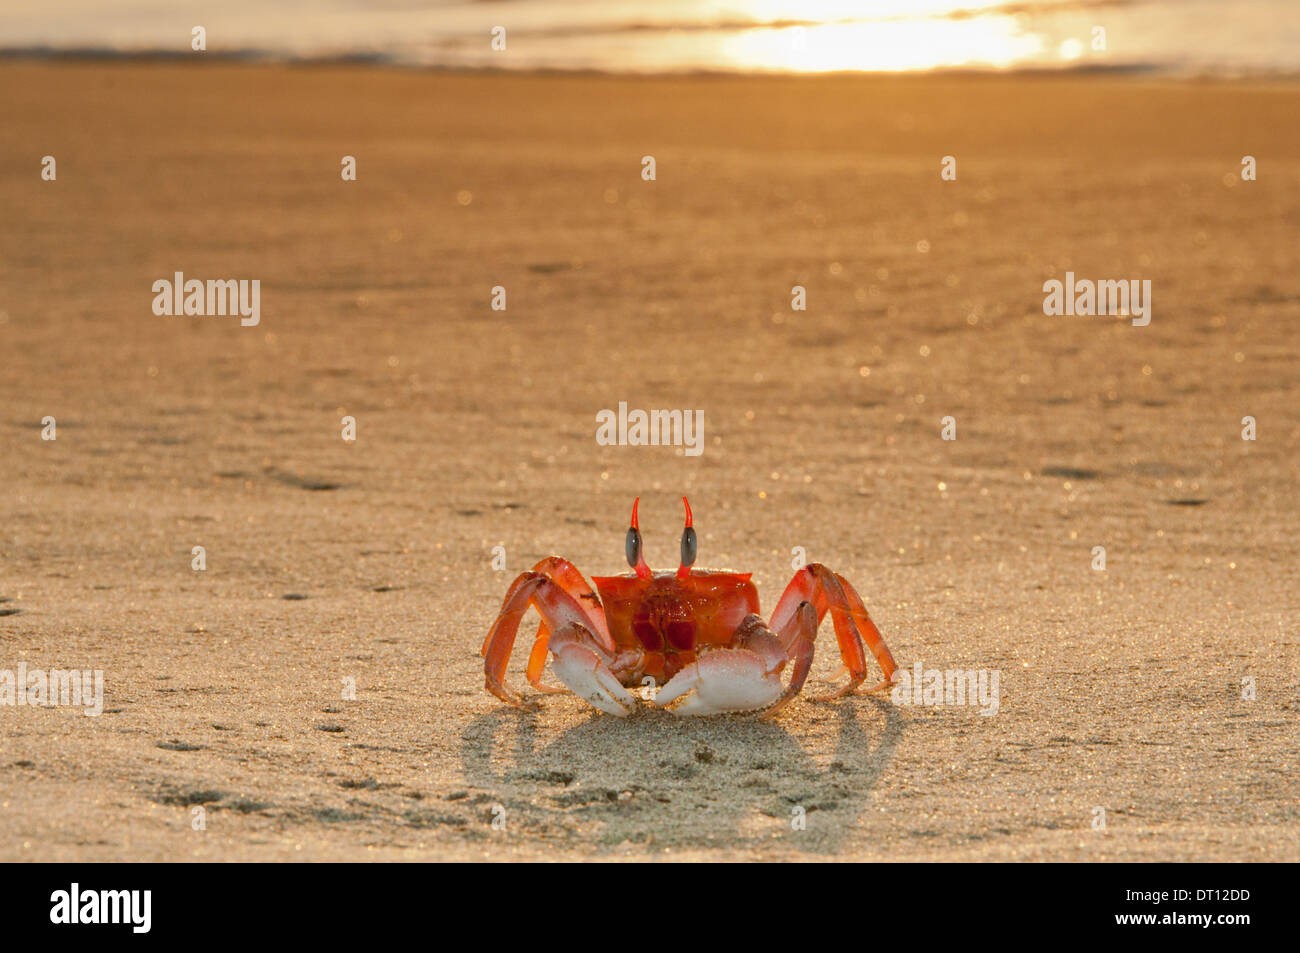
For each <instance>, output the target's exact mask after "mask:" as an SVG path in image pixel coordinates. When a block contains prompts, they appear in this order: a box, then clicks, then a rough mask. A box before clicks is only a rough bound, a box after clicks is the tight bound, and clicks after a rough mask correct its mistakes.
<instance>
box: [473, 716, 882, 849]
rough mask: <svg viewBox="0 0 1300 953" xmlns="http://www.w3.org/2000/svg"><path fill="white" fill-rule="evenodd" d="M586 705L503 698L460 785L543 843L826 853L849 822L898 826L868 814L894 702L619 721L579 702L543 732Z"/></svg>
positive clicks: (476, 738) (861, 826)
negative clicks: (521, 703)
mask: <svg viewBox="0 0 1300 953" xmlns="http://www.w3.org/2000/svg"><path fill="white" fill-rule="evenodd" d="M579 704H580V703H579V702H577V701H576V700H574V699H573V698H571V697H566V698H554V699H548V700H547V701H546V702H545V703H542V704H540V705H538V706H537V707H534V708H528V709H524V710H518V709H511V708H507V707H505V706H501V707H498V708H494V709H493V710H492V711H490V712H487V713H485V714H483V715H480V716H478V717H477V718H475V719H474V720H473V721H472V722H471V723H470V724H469V725H468V726H467V727H466V728H465V730H464V732H463V733H462V735H461V751H462V760H463V766H464V770H465V780H466V781H467V782H468V783H469V784H470V785H472V786H473V787H474V788H475V789H477V790H478V791H479V792H481V793H480V794H479V799H480V801H482V802H484V803H486V802H487V801H488V800H489V799H490V800H491V801H492V802H493V804H492V808H493V809H497V806H498V805H499V807H500V808H504V810H505V813H504V816H503V820H504V821H505V824H506V829H507V830H509V831H512V832H516V833H518V834H521V835H522V836H524V837H526V838H528V839H529V840H531V841H532V842H533V843H534V845H535V846H536V845H544V844H546V843H554V844H556V846H564V847H569V848H572V847H579V846H581V845H583V844H584V843H585V844H588V845H590V846H591V847H592V848H593V849H597V850H613V849H616V848H619V847H623V846H627V845H630V846H632V847H633V848H640V849H648V850H652V851H654V850H676V851H681V850H693V851H699V850H705V851H707V850H708V849H710V848H728V849H736V848H746V847H758V846H760V845H761V846H764V847H767V848H774V847H775V848H785V849H788V850H791V851H796V852H800V853H810V854H821V855H826V854H834V853H835V852H836V851H837V850H838V849H839V848H840V846H841V845H842V844H843V842H844V841H845V839H846V837H847V835H848V834H849V831H850V828H853V829H855V831H856V833H857V834H858V835H861V834H863V833H865V834H866V835H867V836H868V837H870V836H871V832H872V830H873V829H876V828H879V829H880V831H881V832H882V833H883V832H884V829H885V825H886V824H888V823H889V821H888V818H887V816H886V815H883V814H881V813H878V812H875V811H871V810H869V807H870V803H871V799H872V791H873V789H874V788H875V785H876V783H877V782H878V781H879V779H880V777H881V775H882V773H883V772H884V771H886V770H887V769H888V767H889V764H890V762H891V760H892V754H893V750H894V748H895V746H896V745H897V744H898V740H899V738H900V737H901V735H902V733H903V730H904V718H903V716H902V715H901V714H900V713H899V712H898V709H897V708H895V707H894V706H893V705H891V704H890V703H889V701H888V700H887V699H881V698H877V697H871V696H862V695H859V696H855V697H853V698H850V699H847V700H844V701H840V702H837V703H834V704H829V705H825V704H813V703H810V702H803V703H802V704H803V705H804V706H810V707H805V708H804V710H803V711H802V712H800V713H799V716H798V717H793V718H792V717H791V715H792V714H794V713H793V712H791V713H789V714H785V715H784V716H778V717H777V718H775V719H773V720H770V721H769V720H761V719H758V718H755V717H753V716H739V715H738V716H730V717H715V718H705V719H692V718H680V717H677V716H675V715H673V714H671V713H669V712H665V711H659V710H657V709H652V708H649V707H643V708H641V709H639V710H638V711H636V712H634V713H633V714H632V715H631V716H629V717H628V718H614V717H610V716H608V715H604V714H602V713H600V712H596V711H594V710H589V709H585V707H584V712H585V711H590V714H589V715H587V716H586V717H585V718H584V720H583V721H581V722H580V723H579V724H577V725H573V726H572V727H570V728H568V729H567V730H559V729H555V730H551V729H549V728H548V727H547V726H548V724H551V723H556V722H562V723H566V724H567V723H569V722H570V721H571V717H572V714H573V712H574V710H575V709H573V708H567V706H577V705H579ZM799 704H800V702H798V701H796V702H795V705H799ZM792 707H793V706H792ZM786 719H788V723H789V724H790V727H789V728H787V727H785V725H784V724H783V721H785V720H786ZM489 796H490V798H489ZM801 825H802V826H801Z"/></svg>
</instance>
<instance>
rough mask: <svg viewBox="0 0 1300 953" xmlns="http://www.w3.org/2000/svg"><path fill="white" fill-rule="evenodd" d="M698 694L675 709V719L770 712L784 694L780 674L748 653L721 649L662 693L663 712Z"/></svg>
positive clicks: (659, 696)
mask: <svg viewBox="0 0 1300 953" xmlns="http://www.w3.org/2000/svg"><path fill="white" fill-rule="evenodd" d="M692 690H694V692H695V697H693V698H688V699H687V700H686V701H685V702H683V703H682V704H680V705H678V706H677V707H676V708H674V709H673V714H675V715H717V714H722V713H723V712H729V711H754V710H755V709H758V708H766V707H767V706H768V705H771V704H772V703H773V702H775V701H776V700H777V699H778V698H780V697H781V694H782V692H783V691H784V689H783V687H782V685H781V675H780V672H779V671H768V668H767V665H766V664H765V663H764V661H763V659H762V658H760V657H759V656H758V655H756V654H755V653H753V652H750V651H747V650H745V649H718V650H715V651H713V652H710V653H709V654H708V655H705V656H704V657H703V658H701V659H700V660H699V661H698V662H692V663H691V664H690V665H688V666H686V667H685V668H684V669H682V670H681V671H680V672H678V673H677V674H676V675H674V676H673V677H672V678H671V679H669V680H668V684H667V685H665V686H664V687H663V688H661V689H659V693H658V694H657V695H655V698H654V703H655V704H656V705H658V706H660V707H661V708H662V707H663V706H664V705H667V704H668V703H669V702H671V701H673V700H674V699H676V698H680V697H682V696H683V695H685V694H687V693H688V692H690V691H692Z"/></svg>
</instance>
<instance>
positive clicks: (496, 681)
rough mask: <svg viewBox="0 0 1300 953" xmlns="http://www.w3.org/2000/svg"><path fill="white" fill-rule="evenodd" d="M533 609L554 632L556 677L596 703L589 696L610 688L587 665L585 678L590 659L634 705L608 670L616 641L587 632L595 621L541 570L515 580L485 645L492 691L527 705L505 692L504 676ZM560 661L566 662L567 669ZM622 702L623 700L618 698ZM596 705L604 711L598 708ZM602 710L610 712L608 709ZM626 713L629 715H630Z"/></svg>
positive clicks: (551, 643)
mask: <svg viewBox="0 0 1300 953" xmlns="http://www.w3.org/2000/svg"><path fill="white" fill-rule="evenodd" d="M530 606H531V607H533V608H536V609H537V612H538V614H540V615H541V617H542V623H543V628H544V629H545V631H547V632H549V633H551V634H550V636H549V638H548V639H547V641H548V644H549V646H550V647H551V649H552V651H553V652H554V653H555V661H556V664H555V669H556V672H555V674H556V675H557V676H559V678H560V681H562V682H564V683H565V684H566V685H568V686H569V687H570V688H571V689H573V690H574V691H575V692H576V693H578V694H579V695H581V696H582V697H584V698H587V699H588V700H589V701H592V703H593V704H597V703H596V702H595V701H594V700H592V698H591V697H590V696H591V695H592V694H594V693H595V692H596V689H597V688H606V689H607V688H608V686H606V685H605V683H604V679H603V678H601V677H598V675H599V673H597V675H595V676H593V675H592V674H591V673H590V668H591V667H590V666H588V674H586V675H581V672H582V671H583V666H584V665H587V662H588V656H590V658H591V659H594V660H595V662H596V663H597V666H598V668H599V669H603V672H604V675H606V676H608V678H609V679H610V680H611V681H613V682H614V684H615V685H616V686H617V687H618V689H619V692H621V693H622V695H623V696H625V697H626V699H627V704H629V705H630V704H631V696H628V695H627V693H626V692H624V691H622V686H620V685H617V681H616V680H614V677H613V675H611V674H610V673H609V669H608V668H607V667H605V660H606V659H608V658H612V657H613V656H614V655H615V654H616V652H617V648H616V646H615V645H614V640H613V639H611V638H610V637H609V634H608V632H606V631H595V632H593V631H592V630H591V629H589V628H588V627H587V626H588V625H589V624H591V620H590V618H589V616H588V615H587V612H586V609H585V608H584V607H583V606H582V605H581V604H580V603H579V602H578V600H577V599H575V598H574V597H573V596H572V595H571V594H570V593H569V592H568V590H567V589H565V588H564V587H563V586H561V585H559V584H558V583H557V582H555V581H554V580H553V579H551V577H549V576H547V575H545V574H543V573H539V572H525V573H521V574H520V575H519V578H517V579H516V580H515V581H514V584H513V585H511V587H510V591H509V592H507V593H506V598H505V601H504V602H503V604H502V606H501V613H500V614H499V615H498V616H497V618H496V622H494V623H493V625H492V630H491V631H490V632H489V633H488V637H487V639H486V640H485V641H484V643H483V657H484V665H483V671H484V674H485V676H486V687H487V690H488V691H490V692H491V693H492V694H493V695H496V696H497V697H498V698H500V699H501V700H502V701H505V702H509V703H510V704H511V705H515V706H517V707H521V706H522V705H523V699H522V698H520V697H519V695H518V694H516V693H515V692H512V691H511V690H510V689H508V688H506V685H505V674H506V665H507V663H508V662H509V661H510V650H511V649H512V648H513V647H514V644H515V635H516V633H517V632H518V630H519V622H520V620H521V619H523V617H524V613H526V612H527V611H528V609H529V607H530ZM602 629H603V627H602ZM562 650H563V658H562ZM584 653H585V654H584ZM597 653H599V654H597ZM561 661H564V662H565V663H566V664H565V665H564V666H563V667H562V666H561V664H560V663H561ZM579 663H580V664H579ZM593 678H595V679H596V680H595V682H593V681H592V679H593ZM619 692H611V694H613V696H614V697H615V698H619ZM619 700H620V701H622V700H623V699H622V698H619ZM611 704H613V703H611ZM597 707H602V708H604V706H603V705H599V704H598V705H597ZM604 710H606V711H608V710H610V709H609V708H604ZM623 714H626V711H624V712H623Z"/></svg>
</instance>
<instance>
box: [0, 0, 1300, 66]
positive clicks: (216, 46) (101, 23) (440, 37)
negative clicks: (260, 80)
mask: <svg viewBox="0 0 1300 953" xmlns="http://www.w3.org/2000/svg"><path fill="white" fill-rule="evenodd" d="M195 26H202V27H203V28H204V30H205V31H206V39H207V51H208V53H209V54H211V55H214V56H220V55H228V56H243V57H248V58H258V59H280V60H301V59H305V60H315V59H336V58H349V59H361V60H371V61H375V62H380V63H392V64H397V65H408V66H430V67H453V68H455V67H460V68H474V69H539V68H540V69H561V70H604V71H610V72H650V73H659V72H695V71H726V72H755V71H767V72H796V73H798V72H828V71H844V70H849V71H871V72H881V71H883V72H897V71H924V70H935V69H944V70H951V69H966V70H1041V69H1125V70H1150V71H1156V72H1161V73H1167V74H1177V75H1261V74H1263V75H1300V0H479V2H464V0H419V2H417V0H316V2H312V0H213V2H200V0H47V2H40V0H3V2H0V49H2V50H4V51H6V52H8V53H11V54H12V53H20V52H38V53H49V54H56V55H57V54H61V53H87V52H94V53H98V54H109V55H116V54H142V53H147V54H163V55H166V54H186V55H188V54H189V53H190V39H191V30H192V28H193V27H195ZM495 27H504V28H505V34H504V36H505V49H504V51H501V50H494V49H493V48H492V35H491V34H492V30H493V28H495Z"/></svg>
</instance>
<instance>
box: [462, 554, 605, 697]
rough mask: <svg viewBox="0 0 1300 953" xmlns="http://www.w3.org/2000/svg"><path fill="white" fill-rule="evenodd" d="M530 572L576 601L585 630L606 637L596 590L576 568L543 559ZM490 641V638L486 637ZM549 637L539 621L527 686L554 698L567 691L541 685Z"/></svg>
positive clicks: (558, 560) (559, 558)
mask: <svg viewBox="0 0 1300 953" xmlns="http://www.w3.org/2000/svg"><path fill="white" fill-rule="evenodd" d="M533 572H540V573H542V574H543V575H545V576H548V577H549V578H550V580H551V581H552V582H554V583H555V584H556V585H558V586H560V587H562V588H563V589H564V590H565V591H566V592H568V593H569V595H571V596H573V597H574V599H576V600H577V601H578V604H579V605H580V606H582V607H583V608H584V609H585V610H586V614H587V619H588V621H589V622H590V624H589V625H588V626H587V628H588V629H590V630H591V631H592V632H595V633H597V635H598V636H600V635H603V636H605V637H606V638H608V636H609V628H608V626H607V625H606V623H605V610H604V607H602V606H601V604H600V596H598V595H596V590H595V588H594V587H592V585H591V583H589V582H587V580H586V578H585V577H584V576H583V575H582V573H581V572H579V571H578V567H577V566H575V565H573V563H571V562H569V561H568V560H567V559H565V558H564V557H563V556H547V557H546V558H545V559H543V560H541V561H540V562H539V563H538V564H537V565H536V566H534V567H533ZM489 637H490V635H489ZM550 637H551V633H550V630H549V629H547V627H546V622H545V621H542V622H541V623H540V624H539V625H538V626H537V636H536V637H535V638H534V640H533V650H532V652H531V653H530V654H529V656H528V671H527V676H528V683H529V684H530V685H532V686H533V687H534V688H535V689H537V690H538V691H539V692H546V693H547V694H551V695H556V694H562V693H563V692H565V691H567V689H564V688H556V687H554V686H551V685H544V684H542V670H543V669H544V668H545V667H546V655H547V642H548V640H549V639H550ZM483 647H484V651H486V650H487V641H486V640H484V642H483Z"/></svg>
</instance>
